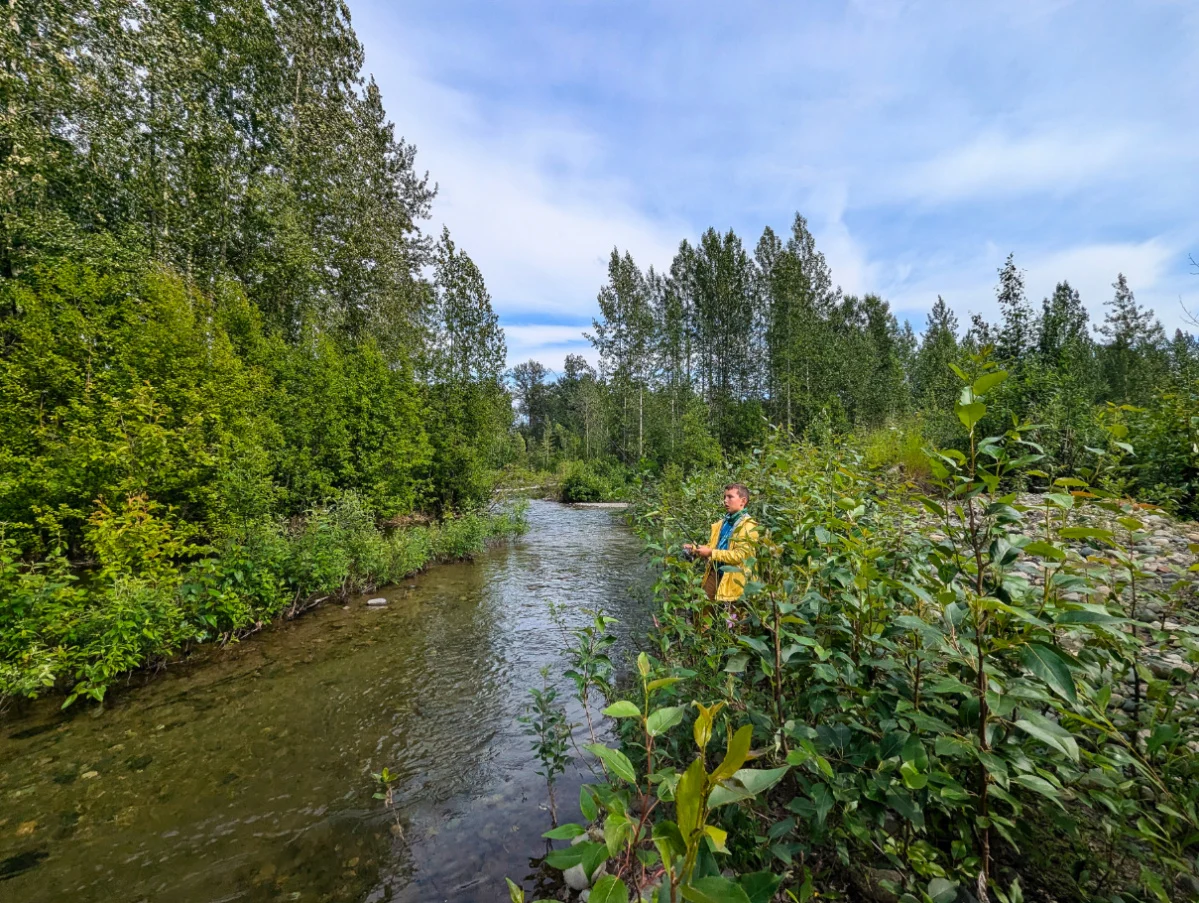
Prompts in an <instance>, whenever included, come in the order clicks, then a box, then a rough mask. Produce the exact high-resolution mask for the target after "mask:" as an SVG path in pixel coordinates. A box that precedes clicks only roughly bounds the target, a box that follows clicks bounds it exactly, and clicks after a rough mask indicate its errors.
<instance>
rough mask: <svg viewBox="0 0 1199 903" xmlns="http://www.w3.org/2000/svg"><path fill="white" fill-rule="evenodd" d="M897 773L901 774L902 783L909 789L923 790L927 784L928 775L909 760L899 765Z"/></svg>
mask: <svg viewBox="0 0 1199 903" xmlns="http://www.w3.org/2000/svg"><path fill="white" fill-rule="evenodd" d="M899 773H900V775H902V776H903V785H904V786H905V787H907V788H908V789H909V790H923V789H924V788H925V787H927V786H928V775H926V774H921V773H920V772H919V771H918V770H917V769H916V766H915V765H913V764H912V763H911V762H904V763H903V764H902V765H901V766H899Z"/></svg>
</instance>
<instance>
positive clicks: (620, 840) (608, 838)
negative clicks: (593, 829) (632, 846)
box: [604, 812, 633, 856]
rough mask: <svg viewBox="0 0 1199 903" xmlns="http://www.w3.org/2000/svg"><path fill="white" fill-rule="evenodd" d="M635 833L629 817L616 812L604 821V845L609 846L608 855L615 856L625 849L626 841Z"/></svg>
mask: <svg viewBox="0 0 1199 903" xmlns="http://www.w3.org/2000/svg"><path fill="white" fill-rule="evenodd" d="M632 831H633V826H632V824H630V822H629V819H628V816H626V815H623V814H622V813H619V812H614V813H612V814H611V815H609V816H608V817H607V818H605V819H604V843H605V844H607V846H608V854H609V855H611V856H615V855H616V854H617V853H618V852H620V850H621V849H623V848H624V845H625V841H627V840H628V838H629V835H630V834H631V833H632Z"/></svg>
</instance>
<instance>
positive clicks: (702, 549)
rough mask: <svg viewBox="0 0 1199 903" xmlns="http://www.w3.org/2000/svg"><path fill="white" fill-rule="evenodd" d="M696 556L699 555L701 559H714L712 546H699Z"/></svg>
mask: <svg viewBox="0 0 1199 903" xmlns="http://www.w3.org/2000/svg"><path fill="white" fill-rule="evenodd" d="M695 554H696V555H698V556H699V557H700V558H711V557H712V547H711V546H699V547H697V548H696V550H695Z"/></svg>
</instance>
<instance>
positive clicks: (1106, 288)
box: [886, 238, 1199, 330]
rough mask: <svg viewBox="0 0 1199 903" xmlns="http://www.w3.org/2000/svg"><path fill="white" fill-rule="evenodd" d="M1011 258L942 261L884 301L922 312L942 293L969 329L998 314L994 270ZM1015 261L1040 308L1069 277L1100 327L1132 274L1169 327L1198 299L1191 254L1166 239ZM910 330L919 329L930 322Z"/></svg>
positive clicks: (992, 251) (985, 254)
mask: <svg viewBox="0 0 1199 903" xmlns="http://www.w3.org/2000/svg"><path fill="white" fill-rule="evenodd" d="M1006 256H1007V255H1006V253H1005V252H1001V251H1000V250H999V249H998V248H997V247H995V245H994V244H989V245H988V246H987V247H986V248H984V249H983V250H982V251H981V252H980V253H979V254H978V255H977V256H975V257H973V258H971V259H969V260H963V261H957V262H955V263H953V264H952V265H951V264H948V263H946V262H941V263H939V264H938V265H937V267H936V269H935V270H934V271H928V270H926V271H925V273H924V275H923V276H922V277H920V278H918V279H916V280H914V281H913V282H911V283H908V284H905V285H897V286H895V287H894V290H893V291H891V292H889V293H887V295H886V297H888V298H889V299H890V300H891V302H892V307H893V308H895V309H897V310H904V311H922V312H923V311H927V310H928V309H929V308H930V307H931V306H932V302H933V301H935V300H936V297H937V295H941V296H943V297H944V298H945V301H946V302H947V303H948V304H949V306H950V307H951V308H953V311H954V313H956V314H957V316H958V321H959V324H960V325H961V326H962V328H963V329H965V328H966V327H967V326H968V325H969V321H970V315H971V314H973V313H979V314H982V315H983V316H984V317H985V318H987V319H988V320H990V321H992V322H994V321H996V320H997V319H998V317H999V304H998V302H997V301H996V298H995V284H996V282H997V281H998V276H997V272H996V271H997V270H998V268H999V267H1000V266H1002V265H1003V262H1004V260H1005V259H1006ZM1015 260H1016V265H1017V266H1018V267H1020V268H1021V269H1023V270H1024V271H1025V278H1024V284H1025V291H1026V294H1027V296H1028V299H1029V302H1030V303H1031V304H1032V306H1033V308H1034V309H1038V310H1039V309H1040V304H1041V299H1042V298H1044V297H1046V296H1048V295H1051V294H1052V293H1053V289H1054V287H1055V286H1056V285H1057V283H1059V282H1061V281H1063V280H1064V281H1067V282H1069V283H1070V285H1071V286H1072V287H1073V288H1075V289H1077V290H1078V293H1079V295H1080V296H1081V298H1082V301H1083V303H1084V304H1085V305H1086V307H1087V310H1088V312H1089V313H1090V315H1091V322H1092V324H1094V325H1097V324H1099V323H1101V322H1103V317H1104V304H1105V303H1106V302H1107V301H1108V300H1110V298H1111V297H1112V294H1113V290H1112V283H1113V282H1115V281H1116V276H1117V274H1119V273H1123V274H1124V275H1125V276H1126V277H1128V284H1129V286H1130V287H1131V288H1132V290H1133V292H1134V293H1135V294H1136V297H1137V301H1138V302H1140V303H1141V304H1142V305H1143V306H1145V307H1148V308H1150V309H1152V310H1153V311H1154V312H1155V313H1156V314H1157V316H1158V318H1159V319H1160V320H1161V322H1162V324H1163V325H1164V326H1165V327H1166V329H1167V330H1173V329H1175V328H1178V327H1182V328H1186V327H1187V324H1186V323H1185V321H1184V314H1183V310H1182V307H1181V306H1180V304H1179V298H1180V297H1181V298H1182V300H1183V302H1184V303H1185V302H1186V297H1187V292H1188V291H1189V292H1190V293H1191V295H1194V294H1195V293H1196V290H1199V285H1197V284H1195V283H1199V279H1194V278H1190V277H1188V276H1187V274H1186V273H1185V271H1184V268H1183V267H1182V263H1183V262H1184V261H1185V260H1186V254H1185V251H1184V250H1183V249H1181V248H1179V247H1178V246H1177V245H1176V244H1174V243H1172V242H1169V241H1166V240H1165V239H1162V238H1152V239H1149V240H1147V241H1143V242H1108V243H1099V244H1088V245H1079V246H1076V247H1072V248H1064V249H1060V250H1056V251H1050V252H1046V253H1042V254H1039V255H1027V254H1026V255H1022V254H1020V253H1017V254H1016V257H1015ZM1188 279H1190V281H1189V282H1188ZM1192 306H1193V305H1192ZM912 325H913V327H914V328H916V329H917V330H919V329H921V328H922V327H923V325H924V324H923V321H921V322H913V324H912ZM1192 328H1193V327H1192Z"/></svg>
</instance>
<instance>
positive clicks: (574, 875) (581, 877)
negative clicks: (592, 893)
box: [562, 865, 591, 890]
mask: <svg viewBox="0 0 1199 903" xmlns="http://www.w3.org/2000/svg"><path fill="white" fill-rule="evenodd" d="M562 880H563V881H565V882H566V886H567V887H569V888H570V889H571V890H587V888H589V887H590V886H591V882H590V881H589V880H587V872H586V871H585V870H584V868H583V866H582V865H572V866H571V867H570V868H568V869H567V870H566V871H564V872H563V873H562Z"/></svg>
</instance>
